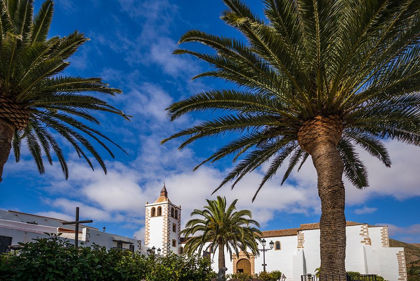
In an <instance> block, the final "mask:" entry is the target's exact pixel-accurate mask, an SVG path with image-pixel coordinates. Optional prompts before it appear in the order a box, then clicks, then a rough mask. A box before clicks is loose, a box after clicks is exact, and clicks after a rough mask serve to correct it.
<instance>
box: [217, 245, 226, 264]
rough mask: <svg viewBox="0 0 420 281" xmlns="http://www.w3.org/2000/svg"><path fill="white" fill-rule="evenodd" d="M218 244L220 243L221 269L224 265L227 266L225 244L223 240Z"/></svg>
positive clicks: (219, 261)
mask: <svg viewBox="0 0 420 281" xmlns="http://www.w3.org/2000/svg"><path fill="white" fill-rule="evenodd" d="M218 245H219V246H218V248H219V260H218V263H219V270H220V269H221V268H222V267H226V266H225V245H224V244H223V243H222V242H219V243H218Z"/></svg>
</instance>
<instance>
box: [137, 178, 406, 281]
mask: <svg viewBox="0 0 420 281" xmlns="http://www.w3.org/2000/svg"><path fill="white" fill-rule="evenodd" d="M172 213H174V214H176V215H175V216H172ZM145 220H146V237H145V244H146V247H149V248H151V247H155V248H158V247H160V249H162V254H164V255H166V254H167V253H169V252H170V251H172V252H174V253H182V249H183V246H184V244H185V239H181V237H180V236H179V231H180V225H181V206H176V205H175V204H173V203H172V202H171V201H170V200H169V198H168V192H167V190H166V187H165V186H164V187H163V189H162V191H161V194H160V197H159V198H158V199H157V200H156V201H155V202H154V203H152V204H148V203H146V219H145ZM262 233H263V238H264V239H265V240H266V242H267V245H269V243H270V242H271V241H273V243H274V247H273V249H272V250H269V251H267V252H265V263H266V264H267V266H266V270H267V271H273V270H280V271H281V272H282V273H283V274H284V275H285V276H286V280H287V281H298V280H301V276H302V275H306V274H309V273H310V274H314V273H315V272H316V270H317V268H319V267H320V263H321V262H320V261H321V259H320V243H319V241H320V230H319V224H318V223H311V224H301V225H300V227H298V228H293V229H281V230H271V231H263V232H262ZM346 235H347V249H346V253H347V254H346V269H347V271H357V272H360V273H361V274H376V275H380V276H382V277H384V278H385V280H389V281H406V280H407V273H406V266H405V256H404V248H394V247H390V246H389V237H388V227H387V226H371V225H368V224H364V223H355V222H347V227H346ZM174 240H176V241H178V242H182V243H180V244H175V242H173V241H174ZM172 243H173V244H172ZM177 245H178V246H177ZM204 248H205V247H204ZM200 254H201V255H203V256H210V258H211V260H212V267H213V269H214V270H215V271H217V257H218V250H216V251H215V252H214V253H208V252H205V251H204V252H203V253H200ZM225 257H226V259H227V260H226V267H227V268H228V270H227V273H229V274H231V273H237V272H247V273H249V274H252V275H253V274H255V273H260V272H262V271H263V265H262V264H263V255H262V253H261V254H260V255H257V256H253V255H248V256H247V255H246V254H245V253H240V254H239V256H236V255H233V256H229V254H228V253H227V252H226V251H225Z"/></svg>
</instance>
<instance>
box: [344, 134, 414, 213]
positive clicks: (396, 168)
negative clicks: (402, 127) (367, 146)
mask: <svg viewBox="0 0 420 281" xmlns="http://www.w3.org/2000/svg"><path fill="white" fill-rule="evenodd" d="M385 145H386V147H387V148H388V150H389V153H390V156H391V160H392V165H391V168H387V167H385V166H384V165H383V164H382V163H381V162H380V161H379V160H377V159H376V158H373V157H371V156H370V155H369V154H368V153H366V152H364V151H361V152H360V157H361V159H362V161H363V162H364V164H365V166H366V167H367V170H368V173H369V184H370V186H369V187H367V188H366V189H364V190H358V189H356V188H355V187H353V186H352V185H351V184H350V183H349V182H348V181H347V180H346V181H345V185H346V200H347V203H348V204H350V205H357V204H362V203H364V202H367V201H368V200H369V199H371V198H374V197H377V196H392V197H394V198H396V199H398V200H404V199H407V198H411V197H416V196H420V188H419V183H420V173H418V167H419V166H420V148H419V147H415V146H411V145H406V144H404V143H400V142H397V141H386V142H385Z"/></svg>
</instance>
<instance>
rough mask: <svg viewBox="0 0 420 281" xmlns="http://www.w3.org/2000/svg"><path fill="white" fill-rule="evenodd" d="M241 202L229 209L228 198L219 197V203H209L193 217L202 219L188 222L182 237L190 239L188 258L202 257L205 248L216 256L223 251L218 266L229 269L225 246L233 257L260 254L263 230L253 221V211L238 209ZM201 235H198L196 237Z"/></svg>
mask: <svg viewBox="0 0 420 281" xmlns="http://www.w3.org/2000/svg"><path fill="white" fill-rule="evenodd" d="M237 201H238V200H237V199H236V200H234V201H233V202H232V203H231V204H230V205H229V206H227V204H226V198H225V197H223V198H222V197H220V196H218V197H217V199H216V200H207V203H208V205H207V206H205V207H204V210H198V209H195V210H194V211H193V212H192V213H191V216H195V215H197V216H199V218H194V219H191V220H190V221H188V222H187V224H186V228H185V229H184V230H182V231H181V234H182V235H184V236H185V237H186V238H187V242H186V244H185V248H184V252H185V253H186V254H187V255H194V253H198V254H199V255H200V254H201V252H202V251H203V249H205V250H206V251H210V252H212V253H214V251H215V250H217V249H218V250H219V259H218V266H219V268H222V267H225V256H224V250H225V247H226V249H227V251H228V253H229V254H230V255H233V254H236V255H238V254H239V251H244V252H246V253H247V252H251V253H252V254H254V255H256V254H258V244H257V241H260V236H261V235H262V234H261V231H260V230H259V229H258V228H256V227H254V226H253V225H255V226H257V227H259V226H260V225H259V224H258V222H257V221H255V220H253V219H252V213H251V211H249V210H238V211H237V210H236V203H237ZM194 234H198V235H197V236H193V235H194ZM190 236H193V237H190Z"/></svg>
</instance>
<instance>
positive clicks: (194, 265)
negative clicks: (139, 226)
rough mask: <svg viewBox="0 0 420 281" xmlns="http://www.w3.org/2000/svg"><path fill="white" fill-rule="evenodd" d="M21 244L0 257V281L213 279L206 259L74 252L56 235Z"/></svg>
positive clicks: (89, 250) (94, 250)
mask: <svg viewBox="0 0 420 281" xmlns="http://www.w3.org/2000/svg"><path fill="white" fill-rule="evenodd" d="M22 245H23V249H22V250H20V251H19V253H17V254H8V255H2V256H0V276H1V280H4V281H18V280H34V281H35V280H39V281H49V280H51V281H53V280H54V281H56V280H98V281H99V280H104V281H105V280H106V281H108V280H130V281H131V280H145V281H162V280H167V281H195V280H210V279H211V278H212V277H214V276H215V273H214V272H213V271H212V270H211V267H210V262H209V260H208V259H205V258H197V257H195V256H194V257H190V258H188V257H185V256H177V255H175V254H171V255H169V256H167V257H157V256H153V255H151V256H148V257H146V256H143V255H140V254H138V253H131V252H129V251H121V250H117V249H111V250H110V251H107V250H106V249H105V247H100V246H97V245H96V246H94V247H81V248H79V250H78V251H77V250H76V249H75V248H74V247H73V246H72V245H71V244H70V243H69V242H68V241H66V240H64V239H61V238H59V237H56V236H52V237H50V238H48V239H37V240H36V241H35V242H31V243H26V244H22Z"/></svg>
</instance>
